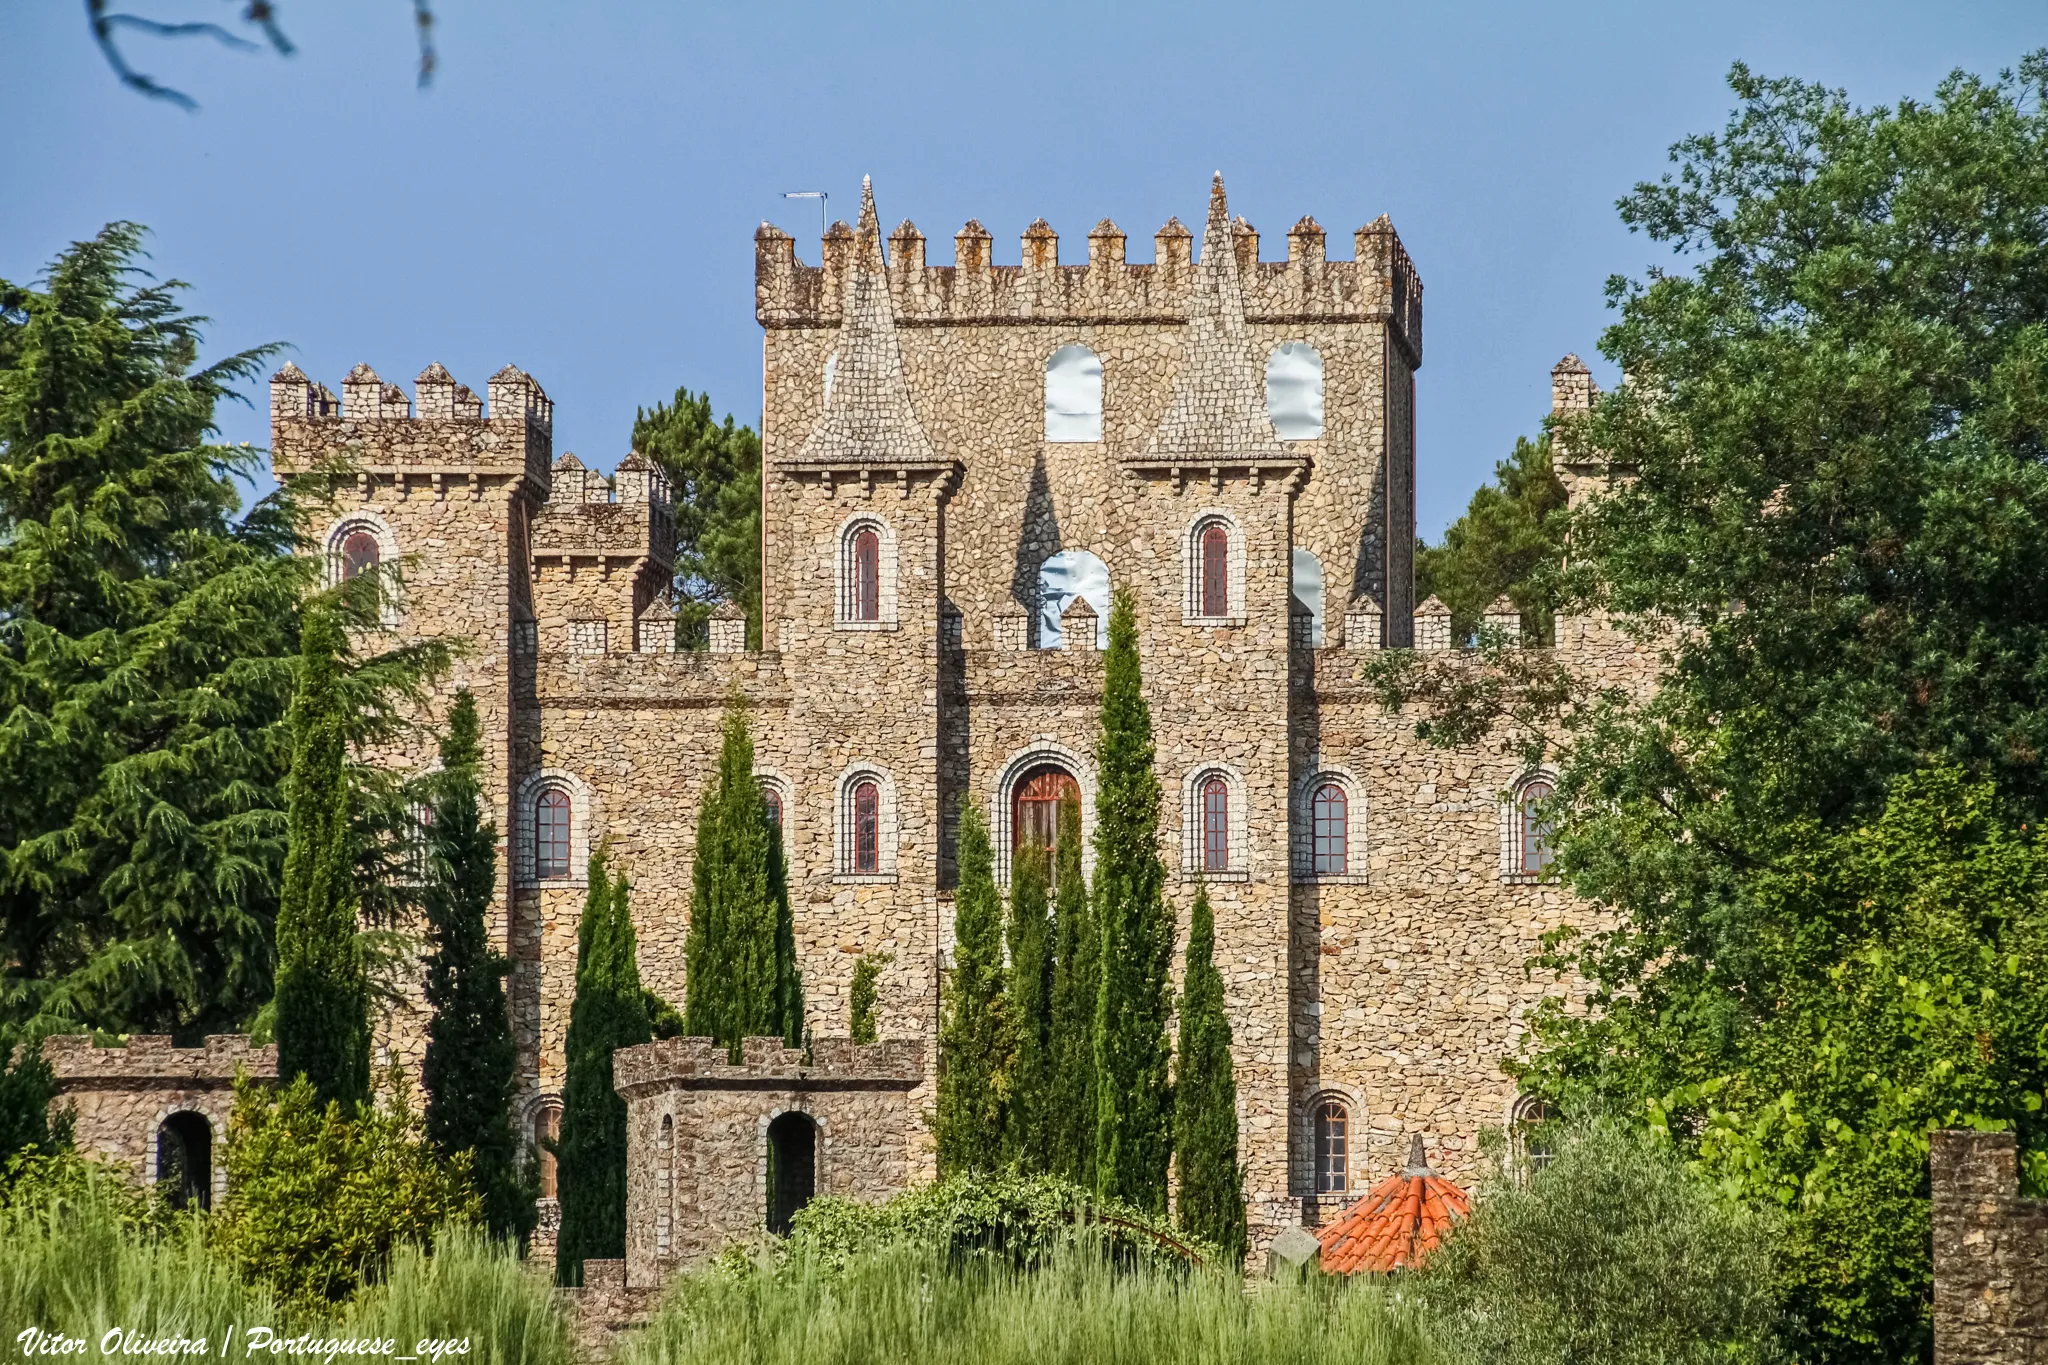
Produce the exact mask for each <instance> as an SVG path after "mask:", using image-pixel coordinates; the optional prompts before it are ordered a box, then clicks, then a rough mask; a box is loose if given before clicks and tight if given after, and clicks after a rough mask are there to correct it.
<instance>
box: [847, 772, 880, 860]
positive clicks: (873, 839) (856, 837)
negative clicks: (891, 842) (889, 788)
mask: <svg viewBox="0 0 2048 1365" xmlns="http://www.w3.org/2000/svg"><path fill="white" fill-rule="evenodd" d="M853 870H854V871H855V872H857V873H870V872H880V871H881V870H882V789H881V787H879V786H877V785H876V783H875V781H874V779H872V778H865V777H864V778H862V779H861V780H860V781H858V782H856V783H854V784H853Z"/></svg>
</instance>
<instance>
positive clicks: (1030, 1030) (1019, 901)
mask: <svg viewBox="0 0 2048 1365" xmlns="http://www.w3.org/2000/svg"><path fill="white" fill-rule="evenodd" d="M1048 870H1049V860H1048V858H1047V856H1046V850H1045V849H1043V848H1040V847H1038V846H1037V845H1036V844H1026V845H1024V846H1023V847H1022V848H1020V849H1017V850H1016V851H1015V853H1014V855H1013V856H1012V860H1011V865H1010V921H1009V926H1008V937H1009V947H1010V970H1009V974H1008V978H1007V981H1006V983H1005V984H1006V989H1007V991H1008V999H1007V1000H1006V1001H1005V1007H1004V1012H1005V1014H1006V1015H1007V1016H1008V1018H1009V1021H1010V1027H1011V1036H1012V1045H1013V1046H1014V1048H1015V1050H1016V1051H1015V1059H1014V1060H1013V1061H1012V1062H1011V1065H1010V1100H1009V1104H1008V1106H1007V1108H1006V1110H1005V1112H1004V1114H1003V1151H1004V1157H1005V1159H1006V1160H1007V1161H1008V1162H1009V1164H1010V1165H1011V1166H1013V1167H1016V1168H1018V1169H1020V1170H1034V1171H1042V1170H1045V1169H1046V1156H1047V1152H1048V1150H1049V1149H1048V1147H1047V1138H1048V1136H1049V1135H1050V1131H1051V1127H1052V1117H1053V1115H1052V1107H1053V1099H1054V1095H1053V1081H1052V1067H1053V1040H1052V1022H1053V1021H1052V984H1053V967H1054V962H1053V952H1054V946H1055V945H1054V942H1053V925H1052V919H1051V916H1050V914H1049V907H1048V906H1047V904H1046V891H1047V887H1046V874H1047V872H1048Z"/></svg>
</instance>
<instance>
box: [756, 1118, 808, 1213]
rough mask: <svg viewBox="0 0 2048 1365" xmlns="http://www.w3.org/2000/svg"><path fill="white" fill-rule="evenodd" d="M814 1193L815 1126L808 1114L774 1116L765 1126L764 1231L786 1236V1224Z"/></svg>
mask: <svg viewBox="0 0 2048 1365" xmlns="http://www.w3.org/2000/svg"><path fill="white" fill-rule="evenodd" d="M817 1192H818V1125H817V1124H816V1123H814V1122H812V1121H811V1116H810V1115H809V1114H798V1113H795V1112H791V1113H787V1114H780V1115H777V1116H776V1118H775V1121H774V1122H773V1123H770V1124H769V1125H768V1231H770V1232H772V1233H774V1234H775V1235H776V1236H777V1237H787V1236H788V1235H789V1220H790V1219H792V1218H794V1217H796V1214H797V1210H798V1209H801V1208H802V1207H803V1206H804V1205H806V1204H808V1203H810V1202H811V1196H812V1195H814V1194H816V1193H817Z"/></svg>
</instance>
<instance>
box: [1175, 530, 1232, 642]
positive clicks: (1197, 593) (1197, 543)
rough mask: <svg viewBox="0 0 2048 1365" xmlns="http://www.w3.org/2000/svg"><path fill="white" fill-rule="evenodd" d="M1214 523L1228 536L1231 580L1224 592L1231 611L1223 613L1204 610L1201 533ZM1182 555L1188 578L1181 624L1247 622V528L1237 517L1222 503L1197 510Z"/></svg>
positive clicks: (1225, 561) (1182, 605) (1182, 600)
mask: <svg viewBox="0 0 2048 1365" xmlns="http://www.w3.org/2000/svg"><path fill="white" fill-rule="evenodd" d="M1212 526H1221V527H1222V528H1223V529H1224V532H1225V533H1226V534H1227V536H1228V537H1229V539H1228V542H1227V546H1228V553H1227V554H1226V555H1225V559H1224V563H1225V565H1226V570H1225V571H1226V572H1227V573H1228V574H1229V578H1230V582H1229V585H1228V591H1227V592H1226V593H1225V596H1226V598H1227V599H1228V600H1227V601H1226V603H1225V605H1226V606H1227V607H1228V608H1229V610H1228V612H1227V613H1226V614H1224V615H1222V616H1205V615H1203V614H1202V534H1203V533H1204V532H1205V531H1207V530H1208V529H1209V528H1210V527H1212ZM1181 557H1182V559H1183V560H1184V561H1185V562H1186V572H1185V574H1184V575H1183V576H1184V578H1185V579H1186V583H1185V588H1184V591H1183V592H1182V594H1181V617H1180V620H1181V624H1182V625H1184V626H1241V625H1243V624H1244V623H1245V619H1246V618H1245V610H1244V577H1245V549H1244V529H1243V528H1242V527H1240V526H1239V525H1238V524H1237V518H1236V516H1234V515H1233V514H1231V513H1230V512H1229V511H1227V510H1226V509H1224V508H1221V507H1205V508H1203V509H1202V510H1201V511H1200V512H1197V513H1196V514H1195V517H1194V520H1192V521H1190V522H1189V523H1188V526H1187V534H1186V536H1185V537H1184V538H1183V540H1182V556H1181Z"/></svg>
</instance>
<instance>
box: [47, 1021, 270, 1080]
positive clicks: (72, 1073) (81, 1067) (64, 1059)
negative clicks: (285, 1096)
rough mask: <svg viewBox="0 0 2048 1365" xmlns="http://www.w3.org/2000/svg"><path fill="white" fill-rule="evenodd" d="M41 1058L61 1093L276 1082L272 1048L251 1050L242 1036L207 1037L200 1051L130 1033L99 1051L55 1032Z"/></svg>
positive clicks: (85, 1038)
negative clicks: (240, 1078) (239, 1076)
mask: <svg viewBox="0 0 2048 1365" xmlns="http://www.w3.org/2000/svg"><path fill="white" fill-rule="evenodd" d="M43 1059H44V1060H45V1061H47V1062H49V1064H50V1071H51V1073H52V1075H53V1076H54V1077H55V1078H56V1081H57V1085H58V1089H59V1090H61V1091H65V1092H69V1091H73V1090H136V1089H149V1088H158V1087H176V1088H178V1089H181V1090H195V1089H215V1088H219V1089H225V1088H227V1087H229V1086H231V1085H233V1084H234V1080H235V1075H236V1073H237V1072H241V1073H243V1074H246V1075H248V1076H250V1077H251V1078H253V1079H256V1080H268V1081H274V1080H276V1079H277V1044H275V1043H268V1044H265V1045H264V1046H262V1047H252V1046H251V1045H250V1043H249V1037H248V1035H247V1034H243V1033H216V1034H212V1035H210V1036H209V1037H208V1038H207V1039H206V1042H205V1043H204V1045H202V1046H200V1047H173V1046H171V1039H170V1035H168V1034H136V1035H134V1036H132V1037H130V1038H129V1039H128V1041H127V1043H126V1044H125V1045H123V1046H120V1047H99V1046H96V1045H95V1044H94V1043H93V1040H92V1035H90V1034H85V1033H61V1034H54V1035H52V1036H50V1037H48V1038H45V1039H43Z"/></svg>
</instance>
